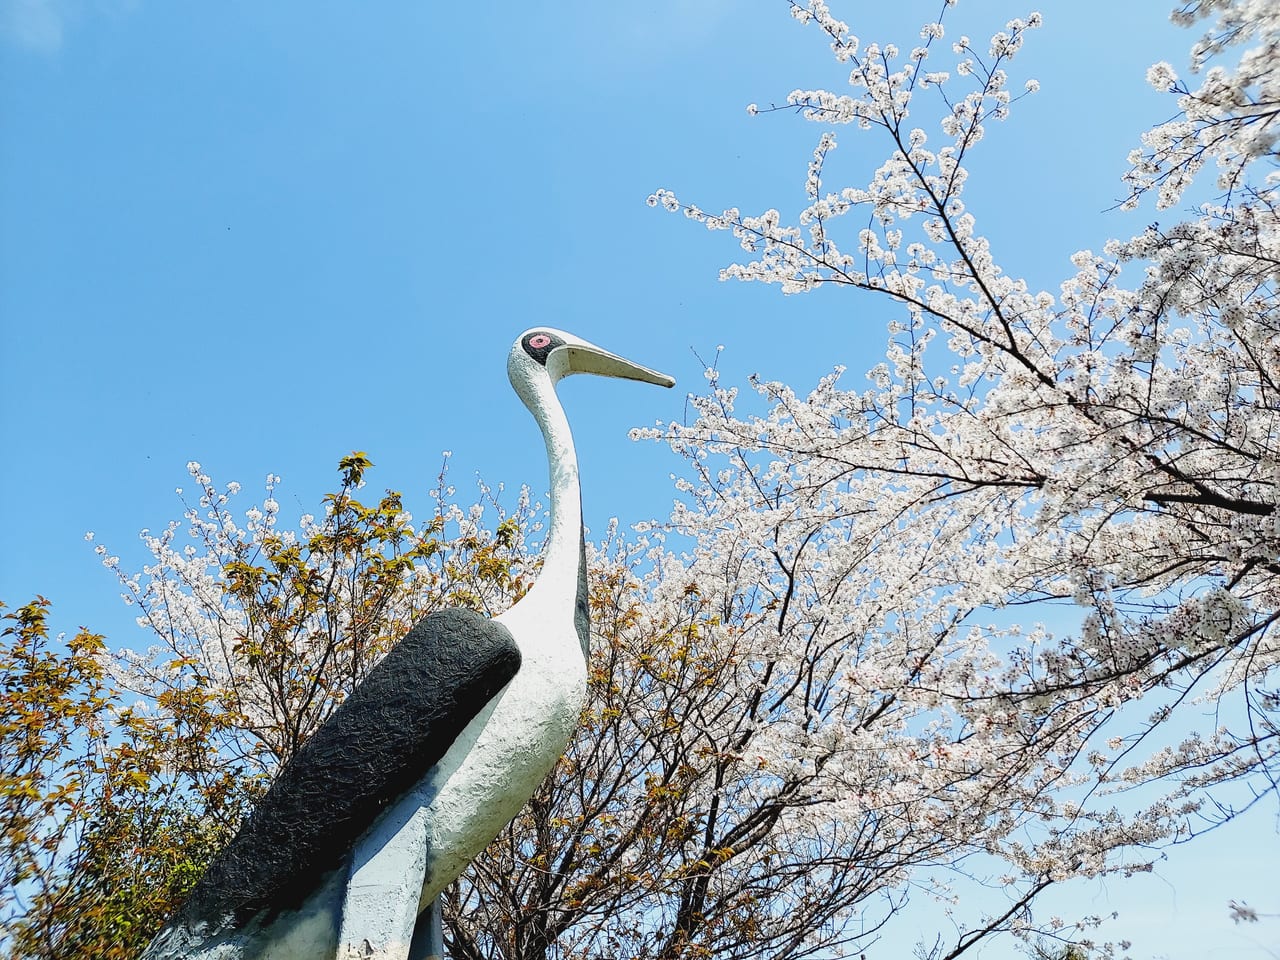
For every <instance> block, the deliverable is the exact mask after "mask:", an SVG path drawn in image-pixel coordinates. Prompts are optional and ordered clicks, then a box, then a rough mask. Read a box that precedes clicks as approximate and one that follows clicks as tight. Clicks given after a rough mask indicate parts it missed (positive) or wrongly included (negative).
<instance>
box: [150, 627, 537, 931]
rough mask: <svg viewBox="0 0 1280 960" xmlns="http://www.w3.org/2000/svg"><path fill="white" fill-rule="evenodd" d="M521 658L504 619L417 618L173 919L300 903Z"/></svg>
mask: <svg viewBox="0 0 1280 960" xmlns="http://www.w3.org/2000/svg"><path fill="white" fill-rule="evenodd" d="M519 669H520V650H519V648H518V647H517V646H516V643H515V639H514V638H513V637H512V636H511V632H510V631H509V630H508V629H507V628H506V627H504V626H503V625H502V624H500V623H494V622H493V621H492V620H488V619H486V618H485V617H482V616H480V615H479V614H477V613H473V612H471V611H470V610H445V611H442V612H439V613H433V614H431V615H430V616H428V617H425V618H423V619H422V620H420V621H418V623H416V624H415V625H414V626H413V628H412V629H411V630H410V631H409V633H408V634H407V635H406V636H405V638H404V639H403V640H402V641H400V643H399V644H398V645H397V646H396V647H395V648H394V649H392V651H391V652H390V653H388V654H387V656H386V657H385V658H384V659H383V660H382V662H381V663H379V664H378V665H377V666H376V667H374V668H373V670H371V671H370V672H369V675H368V676H367V677H366V678H365V679H364V681H363V682H362V683H361V684H360V685H359V686H358V687H356V689H355V691H354V692H353V693H352V694H351V696H350V697H349V698H348V699H347V700H346V702H345V703H343V704H342V706H341V707H339V708H338V709H337V711H335V712H334V714H333V716H332V717H330V718H329V720H328V721H326V722H325V724H324V726H322V727H321V728H320V729H319V730H317V731H316V733H315V734H314V735H313V736H312V737H311V739H309V740H308V741H307V742H306V743H305V744H303V746H302V749H301V750H299V751H298V753H297V755H295V756H294V757H293V758H292V759H291V760H290V761H289V762H288V763H287V764H285V766H284V767H283V768H282V769H281V771H280V774H279V776H277V778H276V780H275V782H274V783H272V785H271V789H270V790H268V791H267V794H266V796H265V797H263V798H262V802H261V803H259V804H258V806H257V807H256V808H255V810H254V812H253V814H252V815H251V816H250V817H249V819H248V820H246V821H245V823H244V825H243V826H242V827H241V828H240V832H239V833H238V834H237V835H236V837H235V839H234V840H232V841H231V843H230V844H229V845H228V846H227V848H226V849H225V850H224V851H223V852H222V853H221V854H219V856H218V857H217V858H216V859H215V860H214V862H213V863H212V864H211V865H210V866H209V869H208V870H207V871H206V872H205V874H204V876H203V877H202V878H201V880H200V882H199V883H198V884H197V885H196V887H195V889H194V890H193V891H192V893H191V896H190V897H189V898H188V900H187V902H186V904H185V905H184V906H183V908H182V909H181V910H180V911H179V912H178V914H177V915H176V916H175V917H174V918H173V919H172V920H171V921H170V923H169V926H173V925H175V924H179V923H184V924H186V925H187V926H188V928H190V929H194V928H195V927H196V926H199V925H202V924H212V925H213V926H215V927H217V926H221V925H222V924H224V923H225V922H226V921H228V920H233V922H234V923H235V925H236V926H239V925H241V924H243V923H245V922H246V921H248V920H249V919H250V918H251V917H253V916H254V915H255V914H257V913H259V912H260V911H262V910H264V909H268V908H270V909H269V912H270V913H272V914H274V913H276V912H277V911H279V910H281V909H290V908H294V907H297V906H299V905H300V904H301V901H302V900H303V899H304V898H305V896H306V895H307V894H308V893H309V892H310V891H311V890H312V889H313V888H314V886H315V883H316V881H317V880H318V879H319V878H320V877H321V876H322V875H323V874H325V873H327V872H328V871H330V870H332V869H334V868H336V867H337V866H338V865H339V864H340V863H341V862H342V860H343V857H344V856H345V855H346V853H347V851H348V850H350V849H351V847H352V846H353V845H354V844H355V842H356V840H357V839H358V838H359V837H360V836H361V835H362V834H363V833H364V832H365V831H366V830H367V829H368V828H369V827H370V826H371V825H372V824H373V821H374V820H375V819H376V818H377V816H378V815H379V814H380V813H381V812H382V811H383V810H385V809H386V808H387V807H388V806H389V805H390V804H391V803H393V802H394V801H396V800H397V799H399V798H400V797H401V796H403V795H404V794H405V793H406V792H407V791H408V790H409V788H410V787H412V786H413V785H414V784H415V783H417V782H418V781H419V780H420V779H421V778H422V777H423V775H424V774H426V772H427V771H428V770H430V769H431V768H432V767H433V766H434V765H435V764H436V763H437V762H438V761H439V760H440V758H441V757H443V756H444V754H445V752H446V751H447V750H448V749H449V747H450V746H451V745H452V744H453V742H454V740H456V739H457V738H458V735H459V734H460V733H461V732H462V730H463V728H464V727H466V725H467V724H468V723H470V722H471V720H472V718H474V717H475V715H476V714H477V713H479V712H480V710H481V709H482V708H483V707H484V706H485V704H487V703H488V702H489V701H490V700H491V699H492V698H493V697H494V695H495V694H497V692H498V691H499V690H501V689H502V688H503V687H504V686H505V685H506V684H507V682H508V681H510V679H511V678H512V677H514V676H515V674H516V671H517V670H519Z"/></svg>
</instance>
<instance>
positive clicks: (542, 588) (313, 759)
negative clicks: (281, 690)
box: [143, 328, 674, 960]
mask: <svg viewBox="0 0 1280 960" xmlns="http://www.w3.org/2000/svg"><path fill="white" fill-rule="evenodd" d="M507 372H508V376H509V377H510V380H511V384H512V386H513V387H514V388H515V391H516V393H517V394H518V395H519V396H520V398H521V400H523V401H524V403H525V405H526V406H527V407H528V408H529V410H530V412H532V413H533V415H534V418H535V419H536V420H537V422H538V426H539V428H540V429H541V431H542V435H543V439H544V440H545V442H546V447H547V460H548V465H549V468H550V499H551V524H550V529H549V531H548V534H547V539H546V543H545V547H544V551H543V555H542V569H541V571H540V574H539V576H538V579H537V581H536V582H535V583H534V585H533V587H532V588H530V590H529V592H528V593H526V594H525V596H524V597H522V598H521V599H520V600H519V601H518V602H517V603H516V604H515V605H514V606H512V607H511V608H510V609H509V610H507V611H506V612H505V613H503V614H501V615H500V616H498V617H496V618H494V619H492V620H488V619H486V618H484V617H482V616H481V615H479V614H476V613H472V612H470V611H466V610H448V611H443V612H441V613H436V614H432V615H430V616H428V617H426V618H424V619H423V620H421V621H419V622H418V623H417V624H415V625H414V627H413V628H412V629H411V630H410V631H409V633H408V634H407V635H406V637H405V638H404V639H403V640H402V641H401V642H400V643H399V644H398V645H397V646H396V647H395V648H394V649H393V650H392V651H391V652H390V653H388V654H387V656H386V657H385V658H384V659H383V660H382V661H381V662H380V663H379V664H378V665H377V666H375V667H374V668H373V670H371V671H370V672H369V674H368V676H367V677H366V678H365V680H364V681H363V682H362V683H361V684H360V685H359V686H358V687H357V688H356V689H355V690H354V691H353V692H352V694H351V696H350V697H349V698H348V699H347V700H346V701H345V702H344V703H343V704H342V706H341V707H339V708H338V710H337V711H335V713H334V714H333V716H332V717H331V718H330V719H329V720H328V721H327V722H326V723H325V724H324V725H323V726H322V727H321V728H320V729H319V730H318V731H317V732H316V733H315V735H314V736H313V737H312V738H311V739H310V740H308V741H307V742H306V744H304V745H303V747H302V749H301V750H300V751H299V752H298V754H297V755H296V756H295V757H294V758H293V759H292V760H291V761H290V762H289V763H287V764H286V765H285V766H284V767H283V768H282V770H281V771H280V773H279V775H278V777H277V779H276V781H275V782H274V783H273V784H272V787H271V789H270V790H269V791H268V793H267V795H266V796H265V797H264V798H263V800H262V802H261V803H260V804H259V805H258V807H257V808H256V809H255V811H254V813H253V814H252V815H251V816H250V817H249V819H248V820H247V821H246V823H245V824H244V826H243V827H242V828H241V830H240V832H239V834H237V836H236V838H235V839H234V840H233V841H232V842H231V844H230V845H229V846H228V847H227V849H226V850H224V851H223V853H222V854H220V855H219V857H218V858H217V859H215V861H214V862H213V863H212V864H211V865H210V867H209V869H208V870H207V871H206V873H205V875H204V877H202V878H201V880H200V882H199V883H198V884H197V886H196V888H195V890H194V891H193V892H192V894H191V896H190V897H189V898H188V900H187V902H186V903H185V904H184V906H183V907H182V908H181V909H180V910H179V911H178V912H177V913H176V914H175V915H174V917H173V918H172V919H171V920H170V921H169V922H168V923H167V924H166V925H165V926H164V928H163V929H162V930H161V931H160V933H159V934H158V935H157V936H156V938H155V940H153V941H152V943H151V945H150V946H149V947H148V949H147V951H146V952H145V953H144V954H143V960H179V958H183V960H186V958H191V960H197V958H198V960H320V958H325V960H327V958H342V960H346V958H356V957H359V958H362V960H364V958H368V960H428V958H431V957H437V956H439V955H440V953H441V949H442V948H441V937H440V926H439V910H438V901H437V897H438V895H439V893H440V891H441V890H442V889H443V888H444V887H445V886H446V885H447V884H449V883H450V882H452V881H453V880H454V879H455V878H456V877H457V876H458V875H459V874H460V873H461V872H462V870H463V869H464V868H465V867H466V865H467V864H468V863H469V862H470V861H471V860H472V859H474V858H475V857H476V856H477V855H478V854H479V853H480V852H481V851H482V850H483V849H484V847H485V846H486V845H487V844H488V843H489V841H490V840H492V839H493V838H494V837H495V836H496V835H497V834H498V832H499V831H500V830H501V829H502V828H503V826H505V825H506V824H507V823H508V822H509V821H510V820H511V819H512V818H513V817H514V816H515V815H516V813H517V812H518V811H519V809H520V807H521V806H523V804H524V803H525V801H526V800H528V798H529V797H530V796H531V795H532V794H533V792H534V790H535V789H536V787H537V786H538V784H539V783H540V782H541V781H542V779H543V778H544V777H545V776H546V775H547V773H548V772H549V771H550V770H551V768H552V766H553V765H554V764H555V762H556V760H557V759H558V758H559V756H560V754H561V753H562V752H563V751H564V749H565V747H566V746H567V744H568V742H569V739H570V737H571V736H572V734H573V730H574V728H575V727H576V725H577V722H578V717H579V715H580V713H581V711H582V707H583V703H584V701H585V698H586V678H587V662H586V661H587V653H588V635H589V627H590V624H589V619H588V609H587V594H586V570H585V553H584V546H583V528H582V506H581V499H580V495H579V482H578V462H577V456H576V454H575V452H574V447H573V439H572V436H571V435H570V432H569V425H568V421H567V420H566V418H565V415H564V411H563V409H562V408H561V406H560V403H559V401H558V399H557V398H556V394H555V384H556V382H557V381H559V380H560V379H562V378H563V377H565V376H568V375H569V374H572V373H591V374H596V375H599V376H608V377H620V378H625V379H631V380H640V381H643V382H647V383H654V384H659V385H662V386H672V385H673V384H674V381H673V380H672V379H671V378H670V377H667V376H665V375H663V374H660V373H657V372H655V371H653V370H649V369H647V368H645V367H641V366H639V365H637V364H634V363H632V362H631V361H628V360H624V359H622V358H621V357H618V356H615V355H614V354H611V353H608V352H607V351H605V350H602V349H600V348H599V347H596V346H594V345H593V344H590V343H587V342H586V341H584V340H580V339H578V338H576V337H573V336H571V335H570V334H567V333H564V332H563V331H559V330H553V329H550V328H535V329H532V330H528V331H526V332H525V333H523V334H521V336H520V337H519V338H518V339H517V340H516V342H515V344H514V345H513V346H512V349H511V353H510V354H509V356H508V362H507Z"/></svg>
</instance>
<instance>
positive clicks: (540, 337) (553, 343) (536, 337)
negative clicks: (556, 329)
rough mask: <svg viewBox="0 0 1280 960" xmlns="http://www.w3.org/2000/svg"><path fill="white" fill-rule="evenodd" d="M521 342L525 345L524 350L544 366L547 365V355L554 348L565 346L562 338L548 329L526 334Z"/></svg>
mask: <svg viewBox="0 0 1280 960" xmlns="http://www.w3.org/2000/svg"><path fill="white" fill-rule="evenodd" d="M521 342H522V344H523V346H524V352H525V353H527V354H528V355H529V356H531V357H533V359H534V360H536V361H538V363H540V364H542V365H543V366H546V363H547V357H548V356H549V355H550V353H551V351H552V350H554V349H555V348H556V347H563V346H564V340H563V339H562V338H560V337H557V336H556V335H555V334H554V333H550V332H549V331H546V330H537V331H535V332H534V333H530V334H526V335H525V338H524V340H523V341H521Z"/></svg>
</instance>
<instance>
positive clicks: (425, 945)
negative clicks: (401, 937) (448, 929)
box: [409, 897, 444, 960]
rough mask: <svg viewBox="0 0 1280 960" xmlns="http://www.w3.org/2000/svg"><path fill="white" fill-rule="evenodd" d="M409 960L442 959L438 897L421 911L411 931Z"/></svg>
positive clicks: (442, 925)
mask: <svg viewBox="0 0 1280 960" xmlns="http://www.w3.org/2000/svg"><path fill="white" fill-rule="evenodd" d="M409 960H444V920H443V918H442V917H441V915H440V898H439V897H436V898H435V899H434V900H432V901H431V906H429V907H427V909H426V910H424V911H422V916H420V917H419V918H418V925H417V927H415V928H414V931H413V945H412V946H411V947H410V948H409Z"/></svg>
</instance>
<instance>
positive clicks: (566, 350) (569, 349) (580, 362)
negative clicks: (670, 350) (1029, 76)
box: [548, 340, 676, 387]
mask: <svg viewBox="0 0 1280 960" xmlns="http://www.w3.org/2000/svg"><path fill="white" fill-rule="evenodd" d="M552 358H554V359H555V360H557V361H559V364H558V365H562V369H561V371H560V376H562V377H567V376H568V375H569V374H571V373H592V374H595V375H596V376H598V377H618V378H621V379H623V380H639V381H641V382H642V383H654V384H657V385H658V386H660V387H674V386H675V385H676V381H675V378H674V377H669V376H667V375H666V374H665V373H659V372H658V371H657V370H650V369H649V368H648V367H642V366H640V364H638V363H632V362H631V361H630V360H626V359H624V358H622V357H620V356H618V355H617V354H615V353H610V352H609V351H608V350H603V349H601V348H600V347H597V346H596V345H595V344H594V343H587V342H586V341H585V340H579V341H577V342H576V343H566V344H565V345H564V346H563V347H559V348H557V349H556V350H555V351H554V352H553V353H552V355H551V357H549V358H548V360H551V359H552ZM561 358H563V359H561ZM548 366H550V364H548Z"/></svg>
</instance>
